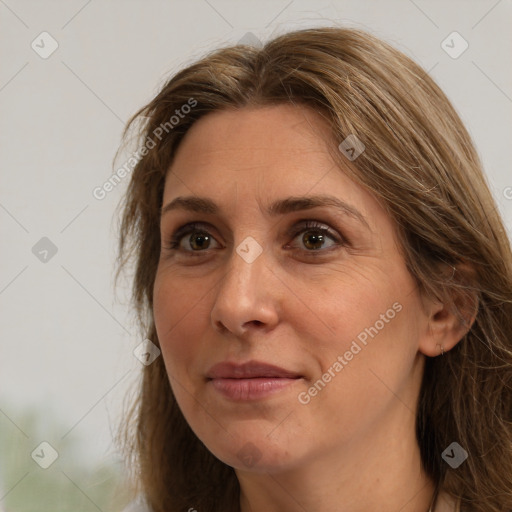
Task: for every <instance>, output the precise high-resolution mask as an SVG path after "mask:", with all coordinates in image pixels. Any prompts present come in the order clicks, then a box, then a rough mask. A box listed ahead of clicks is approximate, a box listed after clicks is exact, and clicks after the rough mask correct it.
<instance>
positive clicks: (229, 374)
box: [206, 361, 301, 401]
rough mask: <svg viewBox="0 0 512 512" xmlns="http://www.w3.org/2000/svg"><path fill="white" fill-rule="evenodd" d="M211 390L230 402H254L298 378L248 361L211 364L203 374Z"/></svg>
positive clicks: (276, 367) (278, 368)
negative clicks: (205, 373)
mask: <svg viewBox="0 0 512 512" xmlns="http://www.w3.org/2000/svg"><path fill="white" fill-rule="evenodd" d="M206 377H207V379H208V382H209V383H211V385H212V386H213V388H214V389H215V390H217V391H219V392H220V393H221V394H223V395H224V396H225V397H227V398H230V399H232V400H240V401H241V400H256V399H260V398H264V397H266V396H269V395H272V394H274V393H277V392H279V391H281V390H282V389H284V388H286V387H288V386H289V385H291V384H293V383H294V382H295V381H296V380H298V379H300V378H301V375H299V374H297V373H295V372H291V371H289V370H285V369H284V368H280V367H278V366H274V365H270V364H267V363H262V362H259V361H249V362H248V363H244V364H236V363H230V362H224V363H219V364H216V365H214V366H213V367H212V368H210V370H209V371H208V373H207V375H206Z"/></svg>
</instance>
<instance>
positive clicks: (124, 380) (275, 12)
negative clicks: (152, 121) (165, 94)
mask: <svg viewBox="0 0 512 512" xmlns="http://www.w3.org/2000/svg"><path fill="white" fill-rule="evenodd" d="M511 21H512V3H511V2H510V1H507V0H500V1H496V0H491V1H484V0H482V1H467V0H466V1H451V2H445V1H425V0H415V1H412V0H411V1H410V0H395V1H380V2H379V1H376V0H375V1H331V2H328V1H311V0H310V1H301V0H295V1H290V0H283V1H241V0H238V1H228V0H189V1H166V2H164V1H154V0H153V1H142V0H137V1H135V0H130V1H121V0H110V1H100V0H92V1H83V0H73V1H66V2H64V1H15V0H5V1H4V0H0V34H1V42H2V44H1V45H0V52H1V55H0V62H1V63H2V65H1V69H0V109H1V113H0V147H1V156H0V158H1V160H0V162H1V167H0V169H1V187H0V236H1V240H2V244H1V256H0V262H1V266H0V315H1V316H0V329H1V341H0V343H1V353H0V409H1V410H0V430H2V431H3V432H4V434H6V433H7V434H8V435H9V436H10V438H11V439H12V440H14V442H15V444H16V450H17V457H20V458H22V459H23V460H25V459H26V469H24V470H23V471H20V473H19V474H18V475H14V474H12V472H9V471H8V469H9V468H7V467H6V464H7V462H6V461H5V460H4V461H2V459H0V508H1V504H2V497H3V496H4V495H5V494H6V493H8V492H11V494H10V497H11V498H12V496H13V495H14V494H15V493H20V492H28V487H29V482H30V481H34V480H33V479H34V478H36V479H37V478H40V477H41V475H42V473H41V472H42V471H44V470H42V469H41V468H39V467H38V466H37V465H36V464H35V462H33V461H32V459H31V458H30V453H31V452H32V450H34V448H36V447H37V446H38V445H39V443H40V442H41V441H47V442H49V443H50V444H51V445H52V446H53V447H54V448H55V449H56V450H57V452H58V453H59V458H58V459H57V460H56V462H55V463H54V464H53V465H52V466H51V467H50V468H49V469H48V470H46V471H55V472H58V471H61V472H63V473H64V474H65V475H67V476H68V479H70V480H71V479H72V478H73V476H72V475H71V473H70V470H69V468H70V467H71V464H76V463H77V461H78V462H79V464H81V465H82V466H83V467H94V466H97V465H98V464H105V463H112V464H114V463H115V464H117V461H118V456H117V455H116V453H115V449H114V448H113V446H112V442H111V439H112V432H113V431H114V430H115V428H116V424H117V422H118V420H119V415H120V412H121V406H122V402H123V399H124V397H125V395H126V393H127V392H129V390H130V389H131V390H132V392H133V389H134V388H135V386H136V382H137V379H138V376H139V374H140V370H141V368H142V365H141V364H140V362H139V361H138V360H137V359H136V358H135V357H134V356H133V350H134V348H135V347H136V346H137V345H138V344H139V343H140V342H141V341H142V340H141V339H140V338H139V335H138V332H137V329H136V325H135V324H134V321H133V316H132V315H130V311H129V309H128V307H127V305H126V286H125V287H124V288H123V287H121V288H120V290H119V292H118V293H117V296H116V295H115V293H114V289H113V269H114V263H115V261H114V256H115V247H116V244H117V237H116V229H115V224H114V223H113V221H112V219H113V215H114V209H115V207H116V205H117V203H118V201H119V199H120V197H121V194H122V192H123V191H124V189H125V185H126V182H127V181H128V180H127V179H125V182H123V183H122V184H121V185H119V186H118V187H116V189H115V190H114V191H112V192H111V193H110V194H108V195H107V197H106V198H105V199H103V200H102V201H99V200H97V199H95V198H94V197H93V195H92V190H93V188H94V187H96V186H101V184H102V183H103V182H104V181H105V180H106V179H108V177H109V176H110V174H111V173H112V171H113V170H114V169H116V168H117V167H119V166H120V165H121V164H122V163H123V160H122V159H120V160H119V161H118V163H117V165H116V166H114V167H113V157H114V155H115V152H116V149H117V147H118V145H119V143H120V135H121V130H122V128H123V125H124V123H125V121H126V120H127V119H128V118H129V116H130V115H132V114H133V113H134V112H135V111H136V110H137V109H138V108H139V107H140V106H142V105H143V104H144V103H145V102H147V101H148V100H149V99H150V98H151V97H152V96H153V95H154V94H155V93H156V92H157V90H158V89H159V87H160V86H161V85H162V84H163V83H164V81H165V79H166V78H167V77H169V76H170V75H171V74H172V73H174V72H176V71H177V70H178V69H180V67H182V66H184V65H186V64H188V63H190V62H192V61H193V60H194V59H196V58H197V57H199V56H201V55H203V54H204V53H205V52H206V51H208V50H210V49H212V48H214V47H217V46H220V45H223V44H225V43H236V42H237V41H239V40H240V39H241V38H242V37H244V35H245V34H247V33H248V32H253V33H254V34H255V35H256V36H257V37H259V38H260V39H261V40H263V41H265V40H267V39H268V38H270V37H271V36H273V35H277V34H280V33H282V32H286V31H289V30H292V29H295V28H302V27H307V26H319V25H333V24H338V25H343V26H354V27H359V28H363V29H366V30H369V31H370V32H372V33H374V34H376V35H377V36H380V37H382V38H384V39H385V40H387V41H389V42H391V43H392V44H394V45H395V46H396V47H398V48H399V49H401V50H402V51H404V52H405V53H407V54H408V55H410V56H411V57H413V58H414V59H415V60H416V61H417V62H418V63H419V64H421V65H422V66H423V67H424V68H425V69H426V70H428V71H429V73H430V74H431V76H432V77H433V78H434V79H435V80H436V81H437V82H438V84H439V85H440V86H441V88H442V89H443V90H444V91H445V92H446V93H447V95H448V96H449V98H450V99H451V100H452V102H453V103H454V105H455V107H456V109H457V110H458V112H459V113H460V115H461V117H462V119H463V121H464V122H465V123H466V125H467V127H468V129H469V131H470V133H471V134H472V136H473V138H474V140H475V142H476V146H477V149H478V151H479V154H480V156H481V158H482V160H483V162H484V166H485V170H486V173H487V176H488V180H489V184H490V187H491V190H492V192H493V194H494V197H495V198H496V201H497V204H498V207H499V209H500V211H501V213H502V214H503V216H504V218H505V222H506V225H507V229H508V230H509V233H510V232H512V188H509V187H511V186H512V175H511V171H510V169H511V166H510V163H511V156H510V134H511V124H512V119H511V113H512V99H511V98H512V66H511V58H510V57H511V49H512V34H511V31H510V26H511ZM43 31H47V32H48V33H50V34H51V36H52V37H53V38H54V39H55V40H56V41H57V43H58V45H59V46H58V48H57V50H56V51H55V52H54V53H53V54H52V55H51V56H49V57H48V58H46V59H43V58H41V57H40V56H39V55H38V54H37V53H36V52H35V51H34V50H33V48H32V47H31V44H32V41H34V40H35V41H36V43H37V41H40V39H41V37H40V36H39V35H40V34H41V32H43ZM453 31H457V32H458V33H460V34H461V35H462V37H463V38H464V39H465V40H466V41H467V42H468V44H469V47H468V49H467V50H466V51H465V52H464V53H463V54H462V55H461V56H460V57H459V58H457V59H454V58H452V57H450V56H449V55H448V54H447V53H446V52H445V51H444V50H443V48H442V47H441V43H442V41H443V40H445V39H446V37H447V36H448V35H449V34H450V33H452V32H453ZM39 44H40V45H42V43H39ZM45 45H46V46H45V47H46V48H48V46H47V45H48V41H47V42H46V43H45ZM42 237H48V238H49V239H50V240H51V241H52V243H53V244H55V246H56V247H57V253H56V254H55V255H54V256H53V257H51V258H50V257H48V261H46V262H43V261H40V259H38V258H37V257H36V255H34V253H33V251H32V248H33V247H34V245H35V244H36V243H37V242H38V241H39V240H40V239H41V238H42ZM27 414H32V415H33V418H35V420H34V419H33V421H29V420H28V419H27V417H28V416H27ZM7 434H6V435H7ZM0 457H1V454H0ZM2 466H3V467H2ZM2 473H3V474H4V477H3V480H4V482H3V485H2V483H1V478H2V477H1V474H2ZM31 479H32V480H31ZM74 485H75V486H76V487H77V488H80V490H81V492H85V493H86V492H87V490H86V489H85V483H83V482H81V481H80V479H79V478H75V479H74ZM2 488H3V491H2ZM5 502H6V500H4V503H5ZM90 506H91V508H90V510H96V509H97V508H99V507H96V508H94V507H92V505H90ZM84 507H85V505H84ZM83 510H89V508H84V509H83Z"/></svg>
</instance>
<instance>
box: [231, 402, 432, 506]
mask: <svg viewBox="0 0 512 512" xmlns="http://www.w3.org/2000/svg"><path fill="white" fill-rule="evenodd" d="M396 407H397V409H396V410H395V411H394V413H393V414H390V415H388V418H393V421H387V422H386V421H381V422H379V425H374V426H373V428H368V429H367V430H368V431H367V432H366V433H361V434H360V435H359V436H358V438H357V439H354V440H353V441H351V442H350V445H349V446H343V447H341V448H340V449H339V450H333V449H332V447H328V449H326V450H325V451H323V452H315V453H314V454H312V455H311V456H310V457H308V459H307V460H301V461H296V462H295V463H294V465H293V466H291V467H287V468H284V469H283V468H280V469H281V470H275V471H272V472H264V473H251V472H243V471H240V470H237V471H236V473H237V477H238V480H239V482H240V510H241V512H278V511H279V512H283V511H285V512H304V511H305V510H307V511H308V512H367V511H368V510H379V511H380V512H396V511H397V510H400V512H428V511H429V508H430V505H431V502H432V497H433V494H434V484H433V482H432V481H431V479H430V478H429V477H428V476H427V475H426V474H425V473H424V472H423V471H422V469H421V457H420V451H419V446H418V444H417V441H416V438H415V436H414V432H415V425H414V422H415V418H414V415H413V413H412V412H411V411H410V410H409V409H408V408H406V407H405V406H404V405H403V403H401V402H399V401H398V400H397V404H396ZM319 435H321V434H319Z"/></svg>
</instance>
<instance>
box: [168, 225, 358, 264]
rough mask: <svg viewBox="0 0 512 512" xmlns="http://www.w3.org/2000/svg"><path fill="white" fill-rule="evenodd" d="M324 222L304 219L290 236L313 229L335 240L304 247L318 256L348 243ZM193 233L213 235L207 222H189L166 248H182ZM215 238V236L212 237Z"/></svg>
mask: <svg viewBox="0 0 512 512" xmlns="http://www.w3.org/2000/svg"><path fill="white" fill-rule="evenodd" d="M324 226H325V225H324V224H321V223H319V222H317V221H314V220H306V221H303V222H302V224H300V226H297V225H296V226H294V227H293V228H292V229H290V230H289V231H288V233H287V235H288V236H290V237H292V238H293V239H295V238H297V236H298V235H299V234H301V233H304V232H308V231H312V232H317V233H320V234H322V235H324V236H327V237H328V238H330V239H331V240H333V241H334V242H335V244H334V245H333V246H332V247H330V248H328V249H323V250H322V249H316V250H315V249H313V250H307V249H304V250H303V252H305V253H306V254H307V255H308V256H313V257H318V256H322V255H325V254H326V253H330V252H331V251H332V250H336V249H339V248H340V247H343V246H346V245H348V240H347V239H346V238H344V237H340V236H339V235H337V234H336V232H334V231H332V230H331V229H329V228H326V227H324ZM193 233H201V234H206V235H208V236H212V235H211V234H210V232H209V231H208V228H207V226H206V224H203V223H200V222H191V223H188V224H185V225H184V226H181V227H180V228H178V229H177V230H176V231H175V232H174V234H173V235H172V236H171V237H170V238H169V240H168V243H167V245H166V247H165V248H166V249H167V250H169V251H178V250H180V247H179V246H180V242H181V240H182V239H183V238H184V237H185V236H186V235H190V234H193ZM212 238H214V237H212ZM208 250H209V249H205V250H202V251H201V250H199V251H193V250H183V252H186V253H190V254H191V255H193V256H201V254H202V253H205V252H207V251H208ZM298 250H300V249H298Z"/></svg>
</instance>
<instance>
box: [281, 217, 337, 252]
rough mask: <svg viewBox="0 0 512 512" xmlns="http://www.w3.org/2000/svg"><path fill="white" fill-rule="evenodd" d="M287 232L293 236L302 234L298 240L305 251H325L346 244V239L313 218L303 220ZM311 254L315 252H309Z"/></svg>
mask: <svg viewBox="0 0 512 512" xmlns="http://www.w3.org/2000/svg"><path fill="white" fill-rule="evenodd" d="M289 234H290V236H291V237H293V238H297V237H298V236H299V235H302V238H300V242H301V243H302V245H303V246H304V247H305V248H306V249H305V252H309V253H315V252H322V253H326V252H330V251H331V250H333V249H336V248H338V247H340V246H342V245H345V244H346V241H345V240H344V239H342V238H341V237H340V236H339V235H337V234H336V232H334V231H332V230H331V229H330V228H328V227H326V226H325V225H324V224H320V223H318V222H316V221H313V220H309V221H305V222H303V223H302V224H299V225H298V226H294V228H293V229H292V230H291V231H290V233H289ZM329 240H331V245H329V246H327V247H325V245H324V244H325V243H326V242H328V241H329ZM287 247H289V246H287ZM322 249H323V250H322ZM311 256H315V254H311Z"/></svg>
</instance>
